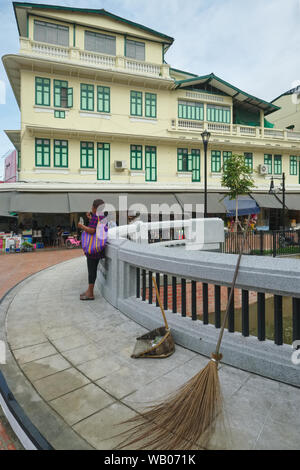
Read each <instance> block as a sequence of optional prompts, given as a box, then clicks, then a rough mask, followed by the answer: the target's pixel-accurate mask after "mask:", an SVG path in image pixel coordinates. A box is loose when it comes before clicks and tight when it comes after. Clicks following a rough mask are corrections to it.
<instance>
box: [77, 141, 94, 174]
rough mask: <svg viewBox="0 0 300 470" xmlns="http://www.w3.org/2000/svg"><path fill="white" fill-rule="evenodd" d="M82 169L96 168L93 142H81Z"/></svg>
mask: <svg viewBox="0 0 300 470" xmlns="http://www.w3.org/2000/svg"><path fill="white" fill-rule="evenodd" d="M80 167H81V168H94V143H93V142H80Z"/></svg>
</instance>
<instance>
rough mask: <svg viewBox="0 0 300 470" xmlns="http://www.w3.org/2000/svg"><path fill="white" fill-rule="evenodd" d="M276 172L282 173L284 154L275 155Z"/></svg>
mask: <svg viewBox="0 0 300 470" xmlns="http://www.w3.org/2000/svg"><path fill="white" fill-rule="evenodd" d="M274 174H275V175H281V174H282V156H281V155H274Z"/></svg>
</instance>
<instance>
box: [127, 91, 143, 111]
mask: <svg viewBox="0 0 300 470" xmlns="http://www.w3.org/2000/svg"><path fill="white" fill-rule="evenodd" d="M130 114H131V116H142V115H143V93H142V92H141V91H131V92H130Z"/></svg>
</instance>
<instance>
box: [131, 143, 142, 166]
mask: <svg viewBox="0 0 300 470" xmlns="http://www.w3.org/2000/svg"><path fill="white" fill-rule="evenodd" d="M130 169H131V170H142V169H143V147H142V146H141V145H131V146H130Z"/></svg>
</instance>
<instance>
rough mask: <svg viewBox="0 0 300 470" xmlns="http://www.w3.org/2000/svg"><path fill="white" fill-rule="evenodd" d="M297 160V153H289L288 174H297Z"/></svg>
mask: <svg viewBox="0 0 300 470" xmlns="http://www.w3.org/2000/svg"><path fill="white" fill-rule="evenodd" d="M298 160H299V158H298V157H297V155H290V175H291V176H298Z"/></svg>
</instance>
